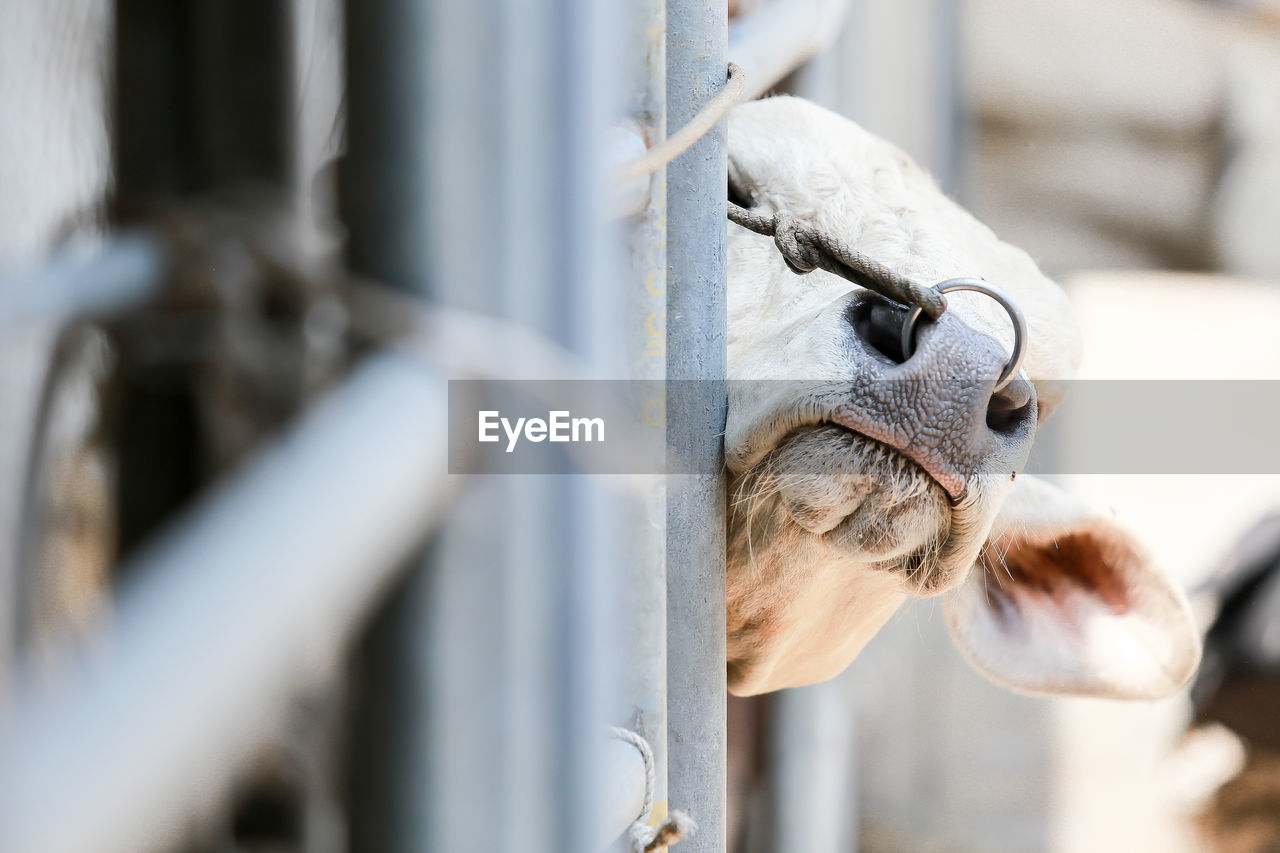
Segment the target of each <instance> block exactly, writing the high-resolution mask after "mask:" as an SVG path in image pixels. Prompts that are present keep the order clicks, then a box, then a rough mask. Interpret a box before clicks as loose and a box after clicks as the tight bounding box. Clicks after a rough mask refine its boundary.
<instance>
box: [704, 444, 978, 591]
mask: <svg viewBox="0 0 1280 853" xmlns="http://www.w3.org/2000/svg"><path fill="white" fill-rule="evenodd" d="M732 500H733V507H732V510H733V511H732V513H731V516H730V548H729V556H730V560H731V562H733V561H734V560H735V557H736V558H739V559H744V560H746V561H748V562H750V561H752V560H753V559H754V558H755V557H756V556H757V555H759V554H761V553H763V552H764V551H766V550H769V551H773V550H774V549H782V550H788V549H794V551H795V552H796V554H797V556H798V555H799V554H801V553H804V554H807V555H814V554H815V553H816V554H822V553H824V552H825V553H826V554H827V555H828V556H829V557H830V558H832V559H836V560H839V561H840V562H849V563H857V564H861V565H862V566H865V567H866V569H868V570H871V571H877V572H892V573H895V574H899V575H901V577H902V580H903V591H904V592H907V593H909V594H911V595H916V596H929V595H936V594H937V593H940V592H943V591H945V590H947V589H950V588H951V587H952V586H954V585H956V584H957V583H959V582H960V581H961V580H962V579H963V578H964V576H965V575H966V574H967V572H968V570H969V568H970V566H971V565H972V562H973V557H974V554H975V551H976V545H977V544H978V543H973V542H970V541H968V540H969V539H971V538H972V537H973V536H974V535H975V534H977V533H979V531H977V530H971V528H973V527H974V525H970V524H967V523H965V519H964V516H965V515H966V514H967V513H966V506H965V505H964V503H963V502H962V503H960V504H953V503H952V502H951V500H950V499H949V498H948V496H947V493H946V491H945V490H944V489H943V488H942V487H941V486H940V485H939V484H938V483H937V481H935V480H934V479H933V478H932V477H930V476H929V475H928V474H927V473H926V472H925V471H924V470H923V469H922V468H920V466H919V465H917V464H916V463H915V462H913V461H912V460H910V459H908V458H907V457H906V456H904V455H902V454H901V453H899V452H897V451H896V450H894V449H892V448H890V447H888V446H887V445H885V444H882V443H880V442H878V441H875V440H874V439H870V438H867V437H865V436H863V435H860V434H858V433H855V432H853V431H851V430H849V429H846V428H845V427H842V426H838V425H834V424H820V425H817V426H810V427H803V428H801V429H798V430H795V431H793V432H791V433H790V434H788V435H787V436H786V437H785V438H784V439H783V440H782V441H781V442H780V443H779V444H778V446H777V447H776V448H774V450H773V451H772V452H771V453H769V454H768V455H767V456H766V457H765V458H764V459H763V460H762V461H761V462H760V463H758V464H757V465H755V466H754V467H752V468H751V469H750V470H749V471H747V472H745V473H744V474H743V475H742V476H740V477H738V478H737V479H736V480H735V482H734V483H733V488H732ZM804 540H809V541H804ZM802 545H803V546H804V547H802ZM815 546H816V547H815ZM810 559H812V556H810ZM731 571H732V567H731Z"/></svg>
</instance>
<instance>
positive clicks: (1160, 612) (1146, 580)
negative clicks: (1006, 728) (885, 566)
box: [944, 476, 1200, 699]
mask: <svg viewBox="0 0 1280 853" xmlns="http://www.w3.org/2000/svg"><path fill="white" fill-rule="evenodd" d="M944 612H945V614H946V619H947V627H948V628H949V629H950V631H951V636H952V639H953V640H954V641H955V643H956V645H957V646H959V648H960V650H961V652H962V653H963V654H964V656H965V657H966V658H967V659H968V660H969V662H970V663H971V664H973V666H974V667H975V668H976V669H978V671H980V672H982V673H983V674H984V675H986V676H987V677H988V678H990V679H991V680H993V681H995V682H996V683H998V684H1002V685H1004V686H1006V687H1009V688H1011V689H1013V690H1017V691H1019V692H1024V693H1033V694H1041V695H1046V694H1047V695H1074V696H1101V697H1109V698H1116V699H1158V698H1160V697H1163V696H1167V695H1169V694H1170V693H1172V692H1173V691H1175V690H1177V689H1178V688H1179V687H1181V686H1182V685H1183V684H1185V683H1186V682H1187V681H1188V680H1189V679H1190V678H1191V676H1192V675H1193V674H1194V672H1195V669H1196V666H1197V665H1198V664H1199V662H1200V635H1199V632H1198V631H1197V630H1196V627H1195V622H1194V621H1193V619H1192V616H1191V609H1190V607H1189V605H1188V604H1187V599H1186V596H1185V595H1184V594H1183V593H1182V591H1181V590H1180V589H1179V588H1178V587H1177V586H1176V585H1175V584H1174V583H1173V582H1172V580H1171V579H1170V578H1169V577H1168V576H1167V575H1166V574H1165V573H1164V572H1162V571H1161V570H1160V569H1159V568H1158V567H1156V566H1155V565H1153V563H1152V561H1151V559H1150V557H1149V555H1148V554H1147V553H1146V551H1145V550H1144V549H1143V547H1142V546H1141V545H1140V544H1139V543H1138V541H1137V539H1135V538H1134V537H1133V535H1132V534H1130V533H1129V532H1127V531H1126V530H1125V529H1124V528H1122V527H1121V526H1120V525H1119V524H1117V523H1116V522H1115V521H1114V520H1112V519H1111V518H1109V517H1106V516H1102V515H1100V514H1097V513H1093V512H1090V511H1089V510H1088V509H1087V508H1086V507H1085V506H1084V505H1083V504H1081V503H1080V502H1079V501H1078V500H1076V499H1075V498H1073V497H1072V496H1070V495H1069V494H1067V493H1066V492H1065V491H1062V490H1061V489H1058V488H1057V487H1055V486H1052V485H1050V484H1048V483H1046V482H1044V481H1041V480H1037V479H1035V478H1033V477H1026V476H1024V477H1020V478H1019V479H1018V481H1017V483H1016V484H1015V486H1014V488H1013V489H1012V490H1011V491H1010V493H1009V496H1008V497H1007V498H1006V502H1005V505H1004V508H1003V509H1002V510H1001V513H1000V515H999V516H998V517H997V519H996V523H995V526H994V528H993V530H992V534H991V538H990V539H989V540H988V541H987V543H986V546H985V547H984V548H983V551H982V555H981V557H980V558H979V560H978V563H977V565H976V566H974V570H973V571H972V572H971V573H970V576H969V578H968V579H966V580H965V582H964V583H963V584H961V586H960V587H958V588H957V589H955V590H953V591H952V592H951V593H949V594H948V597H947V600H946V602H945V604H944Z"/></svg>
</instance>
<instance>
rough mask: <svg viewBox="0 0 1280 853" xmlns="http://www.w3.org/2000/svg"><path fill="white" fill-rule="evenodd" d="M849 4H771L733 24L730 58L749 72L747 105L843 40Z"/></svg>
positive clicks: (798, 0)
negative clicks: (841, 28) (751, 99)
mask: <svg viewBox="0 0 1280 853" xmlns="http://www.w3.org/2000/svg"><path fill="white" fill-rule="evenodd" d="M848 6H849V0H771V2H766V3H762V4H761V5H760V7H759V8H758V9H756V10H755V11H753V12H751V13H749V14H747V15H744V16H742V17H740V18H738V19H736V20H735V21H734V22H733V26H731V27H730V28H729V58H730V59H732V60H733V61H734V62H736V63H738V64H739V65H741V66H742V67H743V69H745V70H746V72H747V91H746V94H744V95H743V98H744V99H750V98H756V97H759V96H760V95H763V94H764V93H766V92H768V91H769V90H770V89H771V88H773V87H774V86H775V85H777V84H778V82H779V81H780V80H782V78H784V77H786V76H787V75H788V74H790V73H791V72H792V71H794V70H795V69H796V68H798V67H799V66H800V65H801V64H803V63H804V62H805V61H806V60H808V59H809V58H811V57H813V56H814V55H816V54H818V53H821V52H822V51H823V50H825V49H826V48H827V47H828V46H830V45H831V43H832V42H833V41H835V39H836V37H837V36H838V35H839V34H840V27H841V24H842V23H843V21H844V16H845V12H846V10H847V8H848Z"/></svg>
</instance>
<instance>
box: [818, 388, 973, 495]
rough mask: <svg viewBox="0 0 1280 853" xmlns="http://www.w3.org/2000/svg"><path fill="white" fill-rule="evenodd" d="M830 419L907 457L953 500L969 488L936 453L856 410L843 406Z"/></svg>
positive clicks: (961, 475) (959, 474)
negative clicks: (917, 449) (922, 450)
mask: <svg viewBox="0 0 1280 853" xmlns="http://www.w3.org/2000/svg"><path fill="white" fill-rule="evenodd" d="M830 422H831V423H834V424H836V425H837V426H840V427H843V428H844V429H847V430H848V431H849V432H852V433H853V434H854V435H858V436H861V437H863V438H866V439H868V440H871V441H877V442H879V443H881V444H883V445H885V446H887V447H889V448H891V449H892V450H894V451H896V452H897V453H900V454H901V455H902V456H903V457H905V458H906V459H909V460H911V461H912V462H914V463H915V464H916V465H917V466H919V468H920V470H921V471H923V472H924V473H925V474H927V475H929V477H931V478H932V479H933V480H934V482H936V483H937V484H938V485H939V486H941V487H942V488H943V490H945V491H946V493H947V495H948V496H949V497H950V498H951V500H952V501H953V502H954V501H959V500H962V499H963V498H964V496H965V494H966V493H967V492H968V490H969V483H968V480H967V479H966V478H965V476H964V475H963V474H962V473H960V471H958V470H957V469H956V468H954V467H952V466H950V465H948V464H946V463H945V462H944V461H942V460H940V459H939V458H938V457H937V456H936V455H933V454H926V453H919V452H915V449H914V447H913V445H912V443H911V442H909V441H904V440H902V438H901V437H900V436H898V435H896V434H894V433H893V432H891V431H890V430H887V429H884V428H882V427H879V426H877V425H875V424H874V423H871V422H869V421H865V420H863V419H862V418H859V417H858V416H857V413H856V412H854V411H852V410H850V409H847V408H845V409H841V410H840V411H838V412H835V413H834V414H832V415H831V418H830Z"/></svg>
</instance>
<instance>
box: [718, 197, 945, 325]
mask: <svg viewBox="0 0 1280 853" xmlns="http://www.w3.org/2000/svg"><path fill="white" fill-rule="evenodd" d="M729 219H730V220H732V221H733V222H736V223H737V224H738V225H741V226H742V227H743V228H746V229H747V230H749V231H754V232H755V233H757V234H760V235H763V236H765V237H772V238H773V243H774V245H775V246H777V247H778V251H779V252H781V253H782V257H783V259H784V260H785V261H786V262H787V266H788V267H790V269H791V271H792V272H793V273H795V274H796V275H804V274H805V273H809V272H813V271H814V270H816V269H821V270H826V271H827V272H829V273H833V274H835V275H838V276H840V277H841V278H844V279H848V280H849V281H851V282H853V283H854V284H857V285H860V286H862V287H865V288H866V289H867V290H873V291H875V292H876V293H878V294H880V295H881V296H883V297H885V298H886V299H892V300H893V301H894V302H897V303H898V304H899V305H905V306H907V307H909V308H913V307H916V306H919V307H920V308H921V309H922V310H923V311H924V313H925V314H927V315H929V317H930V318H932V319H934V320H936V319H938V318H939V317H941V316H942V314H943V312H944V311H946V310H947V298H946V297H945V296H943V295H942V294H941V293H939V292H938V291H937V290H935V289H934V288H932V287H926V286H925V285H923V284H919V283H917V282H914V281H912V280H911V279H909V278H907V277H906V276H903V275H900V274H898V273H896V272H894V271H893V270H891V269H889V268H888V267H886V266H884V265H883V264H879V263H876V262H875V261H873V260H872V259H871V258H868V257H867V256H866V255H864V254H862V253H861V252H856V251H854V250H853V249H851V248H849V244H847V243H845V242H844V241H843V240H841V239H840V238H839V237H836V236H834V235H832V234H828V233H827V232H825V231H819V230H818V229H817V228H810V227H808V226H805V225H797V224H796V221H795V219H794V218H793V217H792V215H791V213H790V211H786V210H779V211H778V212H777V213H775V214H773V216H763V215H761V214H759V213H753V212H752V211H750V210H747V209H746V208H745V207H740V206H739V205H736V204H734V203H733V202H729Z"/></svg>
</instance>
